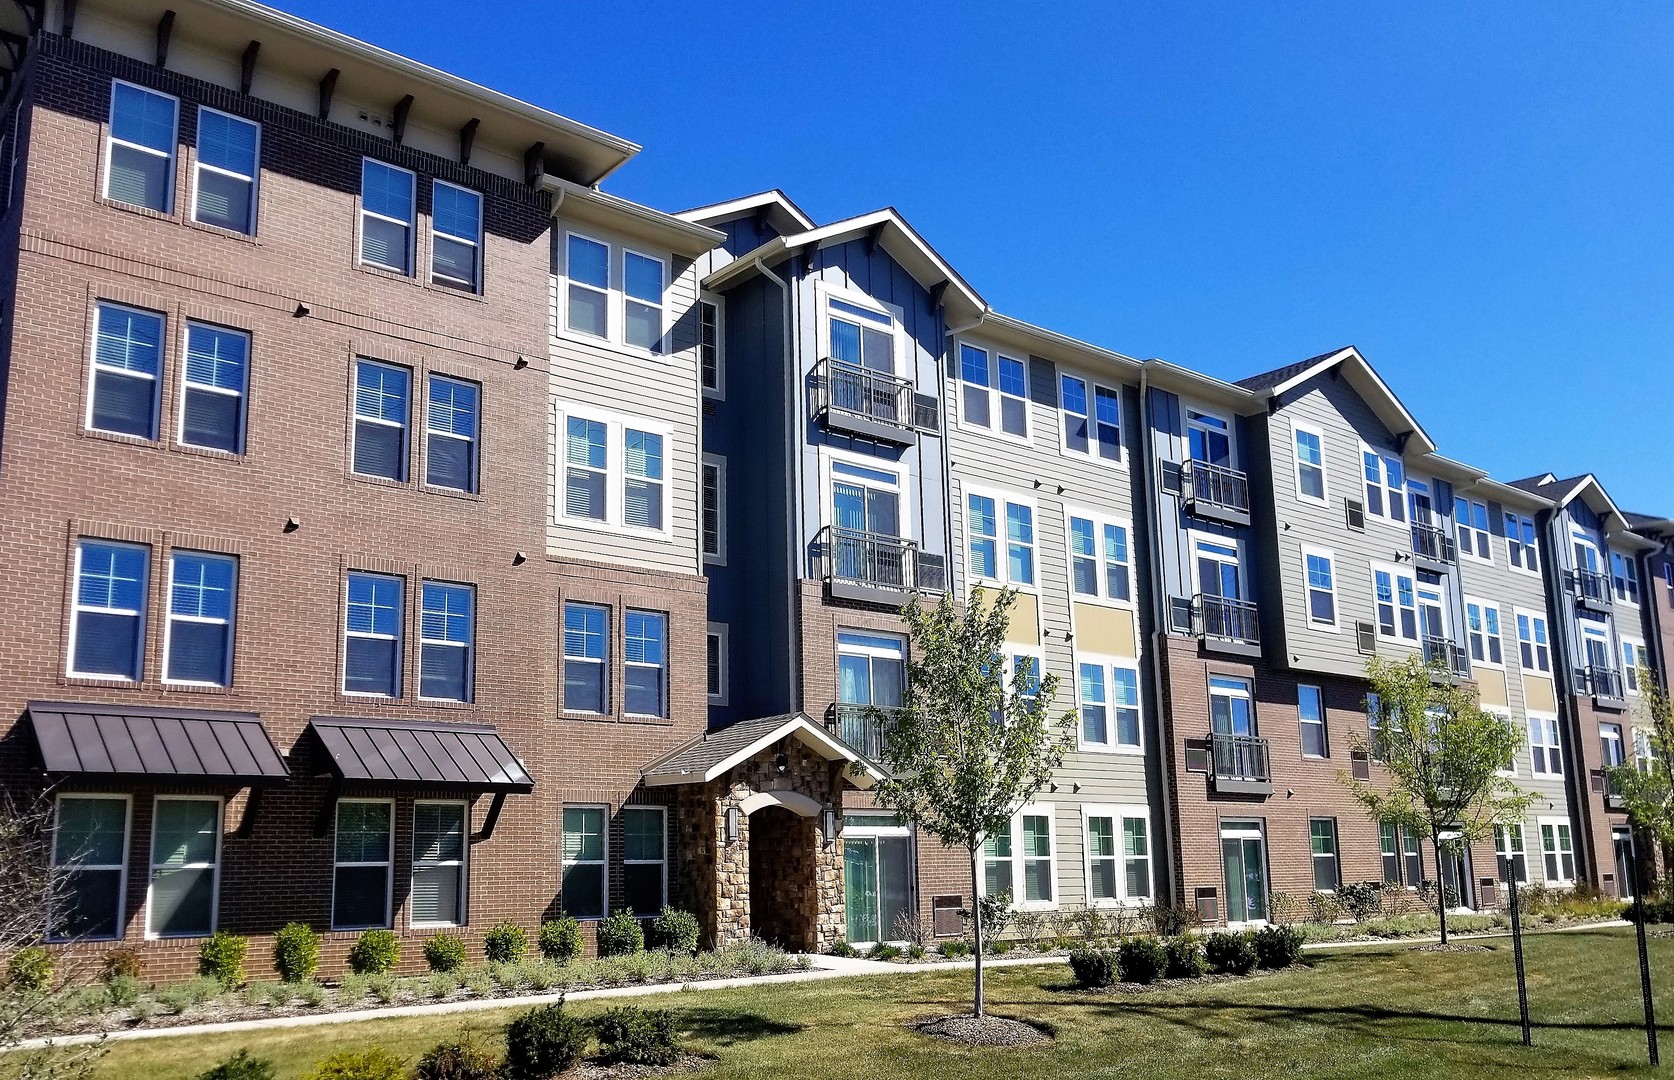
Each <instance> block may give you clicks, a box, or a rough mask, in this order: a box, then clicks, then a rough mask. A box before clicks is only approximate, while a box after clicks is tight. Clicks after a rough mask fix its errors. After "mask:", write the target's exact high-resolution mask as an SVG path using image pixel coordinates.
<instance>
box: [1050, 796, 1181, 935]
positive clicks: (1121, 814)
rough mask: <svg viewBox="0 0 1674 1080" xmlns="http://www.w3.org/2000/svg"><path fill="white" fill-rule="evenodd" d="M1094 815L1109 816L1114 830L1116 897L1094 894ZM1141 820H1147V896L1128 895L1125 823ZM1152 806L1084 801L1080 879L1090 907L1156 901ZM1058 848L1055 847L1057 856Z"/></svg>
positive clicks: (1155, 850) (1121, 906)
mask: <svg viewBox="0 0 1674 1080" xmlns="http://www.w3.org/2000/svg"><path fill="white" fill-rule="evenodd" d="M1092 818H1110V819H1112V821H1113V827H1114V829H1115V843H1116V856H1115V857H1116V896H1115V897H1113V898H1105V897H1100V898H1098V899H1095V898H1094V897H1093V843H1092V839H1091V838H1092V835H1093V834H1092V829H1091V827H1090V826H1089V825H1088V821H1089V820H1090V819H1092ZM1132 819H1138V820H1140V821H1143V822H1145V845H1146V848H1147V852H1148V853H1147V854H1146V856H1145V877H1146V883H1147V885H1148V886H1149V888H1150V892H1149V893H1148V894H1147V895H1145V896H1130V895H1128V860H1127V852H1126V846H1125V841H1126V838H1127V832H1126V822H1127V821H1129V820H1132ZM1151 833H1152V829H1151V808H1150V807H1148V806H1143V805H1140V804H1137V803H1082V804H1081V880H1082V882H1083V885H1084V888H1085V890H1086V891H1085V893H1084V894H1083V895H1084V896H1085V897H1086V903H1087V906H1088V907H1095V908H1106V909H1114V908H1124V907H1144V906H1145V905H1147V904H1152V903H1155V902H1156V887H1157V869H1156V863H1157V845H1156V838H1155V837H1154V836H1152V835H1151ZM1055 855H1056V849H1054V856H1055Z"/></svg>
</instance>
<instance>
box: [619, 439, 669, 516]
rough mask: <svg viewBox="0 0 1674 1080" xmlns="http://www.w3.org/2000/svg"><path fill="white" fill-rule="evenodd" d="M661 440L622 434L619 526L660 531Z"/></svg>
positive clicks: (662, 499)
mask: <svg viewBox="0 0 1674 1080" xmlns="http://www.w3.org/2000/svg"><path fill="white" fill-rule="evenodd" d="M663 506H664V486H663V437H662V436H661V435H659V434H657V433H656V432H653V431H640V430H637V429H635V428H631V427H630V428H624V429H623V430H622V522H623V524H625V525H629V526H632V527H633V528H636V529H651V530H653V531H656V532H661V531H662V528H663Z"/></svg>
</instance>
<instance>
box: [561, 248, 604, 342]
mask: <svg viewBox="0 0 1674 1080" xmlns="http://www.w3.org/2000/svg"><path fill="white" fill-rule="evenodd" d="M564 279H565V281H566V282H567V283H568V287H567V289H566V292H565V296H566V300H567V303H566V304H565V309H566V311H565V323H564V325H565V326H567V327H568V328H569V329H570V330H572V331H574V332H576V333H578V334H587V335H589V336H591V337H598V338H608V337H609V336H610V245H608V244H601V243H599V242H598V241H597V240H592V239H589V238H588V237H585V236H578V235H577V234H575V233H570V234H569V235H568V236H566V237H565V238H564Z"/></svg>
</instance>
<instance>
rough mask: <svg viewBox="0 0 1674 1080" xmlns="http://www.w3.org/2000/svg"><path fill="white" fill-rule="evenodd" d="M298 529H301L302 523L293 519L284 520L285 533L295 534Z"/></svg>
mask: <svg viewBox="0 0 1674 1080" xmlns="http://www.w3.org/2000/svg"><path fill="white" fill-rule="evenodd" d="M300 528H302V522H301V521H299V520H297V519H296V518H294V517H288V518H286V519H285V531H286V532H288V533H293V532H296V531H297V530H298V529H300Z"/></svg>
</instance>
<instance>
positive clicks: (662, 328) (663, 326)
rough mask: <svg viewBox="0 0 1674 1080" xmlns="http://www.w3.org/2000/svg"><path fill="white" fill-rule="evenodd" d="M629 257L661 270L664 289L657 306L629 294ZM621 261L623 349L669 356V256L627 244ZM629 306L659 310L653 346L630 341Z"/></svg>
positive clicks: (640, 353) (644, 353)
mask: <svg viewBox="0 0 1674 1080" xmlns="http://www.w3.org/2000/svg"><path fill="white" fill-rule="evenodd" d="M629 255H635V256H638V257H639V258H641V259H645V260H646V261H648V262H654V263H656V264H657V266H658V267H659V268H660V273H659V276H660V279H661V281H662V287H661V289H660V291H659V295H658V297H657V302H656V303H655V304H653V303H652V302H651V301H649V300H642V299H640V298H639V297H637V296H630V295H629V294H628V256H629ZM620 261H621V264H622V272H621V281H622V287H621V288H620V289H618V290H616V291H617V292H618V293H620V294H621V303H622V316H621V327H622V347H623V348H624V349H627V350H628V351H629V352H633V353H637V354H639V355H642V356H666V355H667V354H668V351H669V350H668V349H667V345H668V287H669V273H668V271H669V266H668V256H667V255H653V254H651V253H650V252H649V251H641V250H639V249H638V248H631V247H628V246H627V245H626V244H623V245H621V258H620ZM629 304H639V305H641V306H643V307H648V308H655V309H656V310H657V340H656V343H655V344H653V345H652V346H650V347H649V348H647V347H646V346H644V345H635V344H632V343H630V342H629V341H628V305H629Z"/></svg>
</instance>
